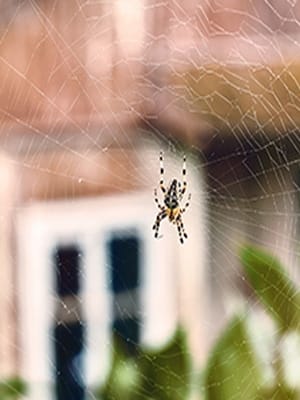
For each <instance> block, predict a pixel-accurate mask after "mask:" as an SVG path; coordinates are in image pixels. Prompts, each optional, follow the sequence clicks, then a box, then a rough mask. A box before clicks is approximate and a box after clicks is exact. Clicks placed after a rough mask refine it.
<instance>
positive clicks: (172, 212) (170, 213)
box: [167, 207, 180, 223]
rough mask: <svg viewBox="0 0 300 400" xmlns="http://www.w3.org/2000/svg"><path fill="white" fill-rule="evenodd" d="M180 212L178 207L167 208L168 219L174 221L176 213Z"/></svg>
mask: <svg viewBox="0 0 300 400" xmlns="http://www.w3.org/2000/svg"><path fill="white" fill-rule="evenodd" d="M179 214H180V208H179V207H176V208H167V215H168V217H169V220H170V221H171V222H174V223H175V222H176V218H177V217H178V215H179Z"/></svg>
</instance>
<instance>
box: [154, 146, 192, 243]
mask: <svg viewBox="0 0 300 400" xmlns="http://www.w3.org/2000/svg"><path fill="white" fill-rule="evenodd" d="M159 162H160V182H159V186H160V189H161V191H162V192H163V194H164V205H161V204H160V202H159V199H158V197H157V189H154V200H155V202H156V204H157V206H158V208H159V209H160V212H159V213H158V214H157V217H156V220H155V223H154V225H153V228H152V229H153V230H154V231H155V232H154V237H155V238H157V237H158V231H159V227H160V223H161V221H162V220H163V219H164V218H165V217H169V221H170V222H172V223H173V224H176V225H177V230H178V234H179V240H180V243H184V239H187V237H188V235H187V233H186V231H185V229H184V225H183V221H182V214H183V213H184V212H185V211H186V209H187V208H188V206H189V205H190V200H191V193H190V194H189V195H188V199H187V202H186V203H185V205H184V207H183V208H181V207H180V202H181V200H182V198H183V195H184V194H185V192H186V188H187V182H186V158H185V156H183V168H182V177H183V181H182V187H181V183H180V182H179V181H178V180H177V179H172V181H171V184H170V186H169V187H168V188H166V187H165V186H164V160H163V153H162V152H160V154H159Z"/></svg>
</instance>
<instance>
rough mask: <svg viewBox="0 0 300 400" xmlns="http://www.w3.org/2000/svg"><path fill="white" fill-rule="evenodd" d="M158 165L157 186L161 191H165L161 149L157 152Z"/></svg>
mask: <svg viewBox="0 0 300 400" xmlns="http://www.w3.org/2000/svg"><path fill="white" fill-rule="evenodd" d="M159 166H160V181H159V186H160V188H161V190H162V192H163V193H166V191H167V190H166V188H165V186H164V173H165V169H164V157H163V152H162V151H161V152H160V153H159Z"/></svg>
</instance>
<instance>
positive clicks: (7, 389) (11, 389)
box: [0, 377, 26, 400]
mask: <svg viewBox="0 0 300 400" xmlns="http://www.w3.org/2000/svg"><path fill="white" fill-rule="evenodd" d="M25 393H26V385H25V383H24V381H23V380H22V379H20V378H17V377H12V378H9V379H7V380H5V381H1V382H0V400H16V399H19V398H20V397H21V396H22V395H24V394H25Z"/></svg>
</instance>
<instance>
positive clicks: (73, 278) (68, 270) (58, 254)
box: [54, 245, 81, 297]
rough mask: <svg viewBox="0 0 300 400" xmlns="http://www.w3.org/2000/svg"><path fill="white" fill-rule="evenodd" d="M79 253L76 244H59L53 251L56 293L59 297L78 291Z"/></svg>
mask: <svg viewBox="0 0 300 400" xmlns="http://www.w3.org/2000/svg"><path fill="white" fill-rule="evenodd" d="M80 254H81V252H80V249H79V247H78V246H76V245H70V246H59V247H57V249H56V251H55V252H54V263H55V271H56V293H57V294H58V296H60V297H63V296H67V295H76V294H78V292H79V289H80V288H79V272H80V271H79V270H80Z"/></svg>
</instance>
